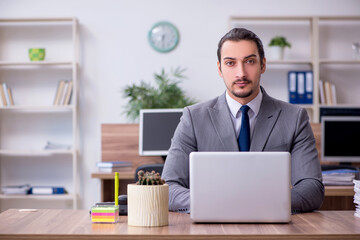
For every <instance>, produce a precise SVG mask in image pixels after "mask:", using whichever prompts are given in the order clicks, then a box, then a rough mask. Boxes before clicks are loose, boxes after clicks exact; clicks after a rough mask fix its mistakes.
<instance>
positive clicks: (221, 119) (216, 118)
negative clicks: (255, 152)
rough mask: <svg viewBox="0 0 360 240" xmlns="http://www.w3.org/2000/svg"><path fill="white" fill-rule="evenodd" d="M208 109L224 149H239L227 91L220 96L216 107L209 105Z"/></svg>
mask: <svg viewBox="0 0 360 240" xmlns="http://www.w3.org/2000/svg"><path fill="white" fill-rule="evenodd" d="M208 111H209V114H210V119H211V121H212V123H213V125H214V128H215V131H216V133H217V135H218V137H219V139H220V141H221V143H222V145H223V147H224V151H239V147H238V144H237V141H236V136H235V130H234V126H233V123H232V121H231V118H230V115H229V114H230V113H229V109H228V106H227V103H226V98H225V93H224V94H223V95H221V96H219V98H218V101H217V103H216V104H215V105H214V107H209V108H208Z"/></svg>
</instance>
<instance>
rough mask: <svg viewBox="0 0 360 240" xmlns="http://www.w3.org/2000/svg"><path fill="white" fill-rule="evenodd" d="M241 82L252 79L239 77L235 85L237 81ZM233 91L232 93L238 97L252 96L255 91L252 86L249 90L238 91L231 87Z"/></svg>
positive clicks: (248, 81)
mask: <svg viewBox="0 0 360 240" xmlns="http://www.w3.org/2000/svg"><path fill="white" fill-rule="evenodd" d="M239 82H242V83H247V84H249V83H251V82H252V81H251V80H249V79H239V80H236V81H235V82H234V83H233V85H235V84H236V83H239ZM229 90H230V91H231V93H232V94H233V95H234V96H235V97H238V98H247V97H249V96H251V95H252V94H253V93H254V90H253V89H252V88H251V89H250V90H249V91H248V92H236V91H235V90H233V89H229Z"/></svg>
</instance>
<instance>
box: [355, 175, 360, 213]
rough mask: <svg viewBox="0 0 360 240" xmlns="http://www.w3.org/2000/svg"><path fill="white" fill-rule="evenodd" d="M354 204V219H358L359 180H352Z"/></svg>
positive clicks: (359, 209) (359, 206)
mask: <svg viewBox="0 0 360 240" xmlns="http://www.w3.org/2000/svg"><path fill="white" fill-rule="evenodd" d="M353 182H354V184H355V185H354V192H355V195H354V203H355V213H354V215H355V216H356V217H360V180H354V181H353Z"/></svg>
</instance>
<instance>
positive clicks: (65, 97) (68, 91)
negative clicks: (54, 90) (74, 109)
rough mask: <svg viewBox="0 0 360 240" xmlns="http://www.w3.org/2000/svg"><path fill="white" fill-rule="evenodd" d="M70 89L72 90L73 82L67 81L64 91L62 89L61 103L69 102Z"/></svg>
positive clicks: (66, 103) (67, 103)
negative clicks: (62, 97) (62, 98)
mask: <svg viewBox="0 0 360 240" xmlns="http://www.w3.org/2000/svg"><path fill="white" fill-rule="evenodd" d="M72 91H73V82H72V81H69V82H68V83H67V85H66V91H64V100H63V102H62V105H69V104H70V101H71V96H72Z"/></svg>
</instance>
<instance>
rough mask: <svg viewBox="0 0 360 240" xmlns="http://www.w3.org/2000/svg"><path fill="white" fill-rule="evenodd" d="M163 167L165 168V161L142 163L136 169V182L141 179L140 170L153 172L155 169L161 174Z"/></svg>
mask: <svg viewBox="0 0 360 240" xmlns="http://www.w3.org/2000/svg"><path fill="white" fill-rule="evenodd" d="M163 168H164V164H163V163H152V164H145V165H141V166H139V167H138V168H136V170H135V182H137V181H139V178H138V172H139V171H140V170H143V171H144V172H151V171H152V170H154V171H155V172H158V173H159V174H160V175H161V174H162V171H163Z"/></svg>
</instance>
